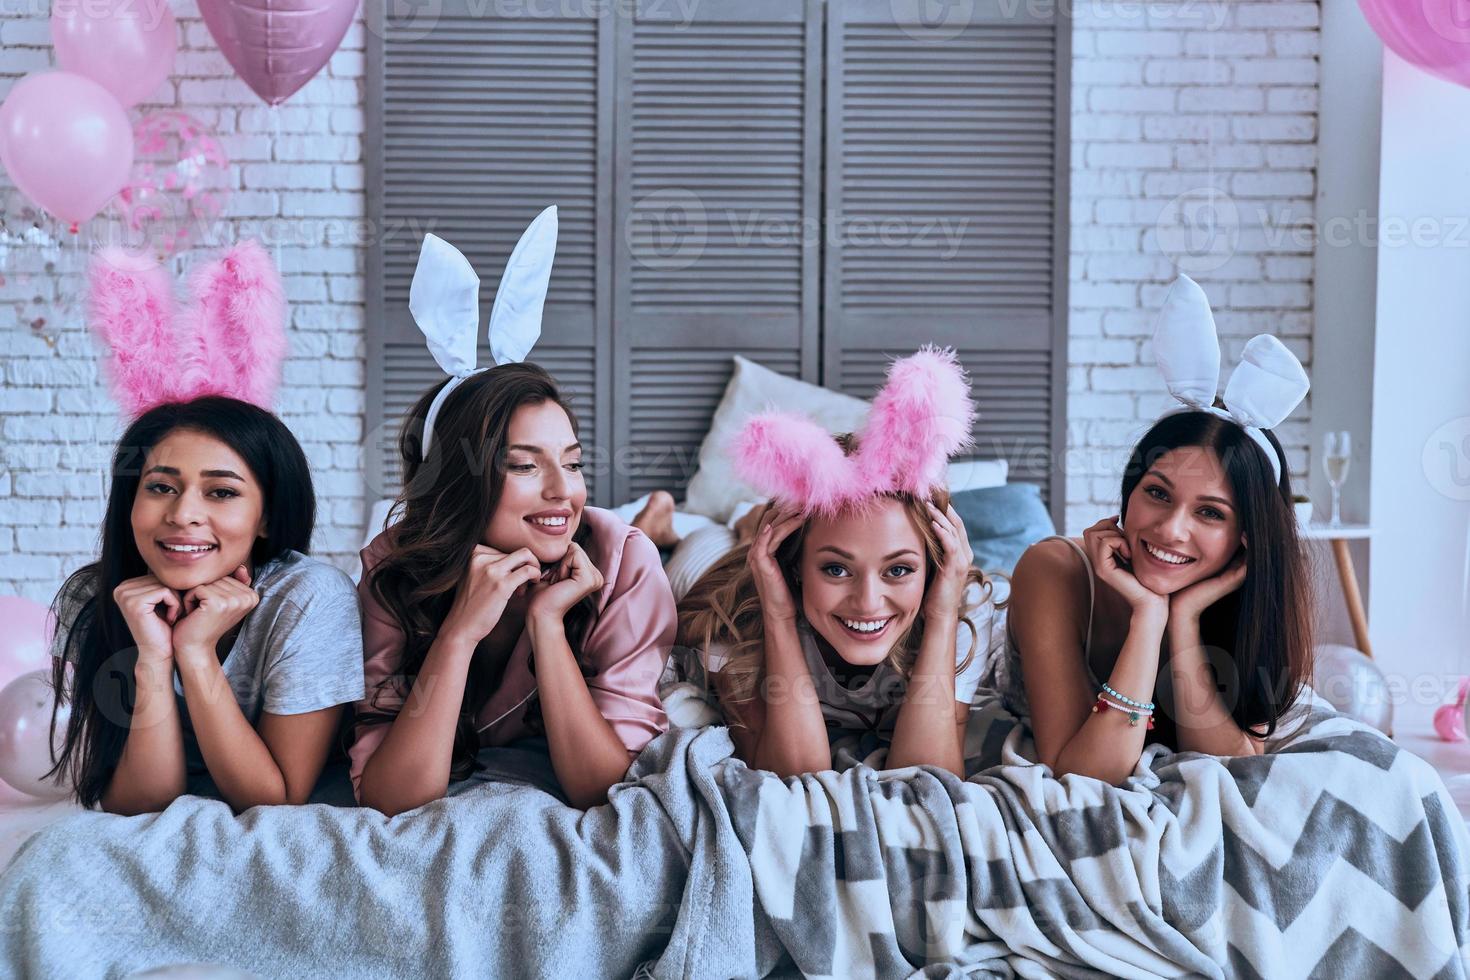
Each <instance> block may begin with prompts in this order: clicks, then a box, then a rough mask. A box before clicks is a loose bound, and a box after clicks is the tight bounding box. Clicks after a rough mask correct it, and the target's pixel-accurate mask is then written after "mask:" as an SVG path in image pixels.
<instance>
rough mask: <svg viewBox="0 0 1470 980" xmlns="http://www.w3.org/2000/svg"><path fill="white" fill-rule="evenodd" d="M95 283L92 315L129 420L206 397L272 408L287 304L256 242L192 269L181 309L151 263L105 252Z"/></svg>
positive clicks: (93, 277)
mask: <svg viewBox="0 0 1470 980" xmlns="http://www.w3.org/2000/svg"><path fill="white" fill-rule="evenodd" d="M90 278H91V296H90V299H89V304H88V318H89V320H90V322H91V324H92V328H93V330H95V331H96V332H97V334H98V336H99V337H101V338H102V340H103V341H104V342H105V343H106V344H107V346H108V348H109V350H110V356H109V358H108V372H107V373H108V375H109V378H110V380H111V382H112V391H113V395H114V396H115V397H116V398H117V401H118V404H119V405H120V406H121V407H122V409H123V411H124V412H125V413H126V414H127V415H129V416H130V417H137V416H139V415H141V414H143V413H144V412H146V411H147V410H148V409H150V408H153V407H154V406H155V405H161V404H163V403H164V402H176V401H187V400H188V399H190V398H197V397H199V396H200V395H228V396H230V397H232V398H238V399H240V400H242V401H247V402H251V403H253V404H255V405H259V406H260V407H261V408H265V409H269V408H270V407H271V400H272V398H273V397H274V396H275V392H276V387H277V386H278V385H279V384H280V380H281V363H282V361H284V360H285V357H286V332H285V320H286V300H285V291H284V290H283V289H282V287H281V277H280V275H279V274H278V273H277V272H276V267H275V264H274V263H273V262H272V261H271V260H270V256H268V255H267V254H266V252H265V249H263V248H261V247H260V245H259V244H258V243H256V242H254V241H243V242H241V243H240V244H238V245H236V246H234V247H233V248H231V249H230V250H229V251H227V252H226V253H225V254H224V255H222V256H220V257H219V258H217V259H215V260H214V261H212V262H208V263H205V264H204V265H202V266H199V267H197V268H196V269H194V271H193V272H192V273H191V274H190V276H189V291H190V294H191V297H192V298H191V299H190V301H189V304H188V305H187V306H186V307H184V308H183V309H181V310H177V311H176V310H175V308H174V299H173V291H172V289H171V288H170V284H169V280H168V276H167V275H166V274H165V272H164V270H163V269H161V268H159V267H158V265H157V264H156V263H154V262H153V261H152V260H151V259H148V258H145V257H140V256H134V255H130V254H129V253H127V252H124V251H122V250H121V249H116V248H108V249H103V250H102V251H101V252H99V253H98V254H97V257H96V258H94V259H93V260H92V267H91V273H90Z"/></svg>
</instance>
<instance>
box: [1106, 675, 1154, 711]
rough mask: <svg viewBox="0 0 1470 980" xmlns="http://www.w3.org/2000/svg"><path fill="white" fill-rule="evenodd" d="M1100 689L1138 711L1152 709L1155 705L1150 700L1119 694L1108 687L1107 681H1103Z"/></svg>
mask: <svg viewBox="0 0 1470 980" xmlns="http://www.w3.org/2000/svg"><path fill="white" fill-rule="evenodd" d="M1102 689H1103V693H1105V694H1108V695H1111V696H1112V697H1114V698H1117V699H1118V700H1119V701H1122V702H1123V703H1124V704H1126V705H1130V706H1132V707H1134V708H1137V709H1139V710H1140V711H1152V710H1154V707H1155V705H1154V703H1153V702H1152V701H1135V700H1133V699H1132V698H1129V697H1124V696H1123V695H1121V694H1119V693H1118V692H1117V691H1115V690H1113V689H1112V688H1111V687H1109V686H1108V683H1107V681H1103V686H1102Z"/></svg>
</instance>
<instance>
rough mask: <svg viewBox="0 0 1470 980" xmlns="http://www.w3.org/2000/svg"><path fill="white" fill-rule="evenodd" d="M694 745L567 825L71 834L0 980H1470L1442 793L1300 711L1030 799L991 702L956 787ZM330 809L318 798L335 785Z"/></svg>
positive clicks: (10, 884)
mask: <svg viewBox="0 0 1470 980" xmlns="http://www.w3.org/2000/svg"><path fill="white" fill-rule="evenodd" d="M730 753H731V743H730V739H729V737H728V734H727V733H726V731H725V730H724V729H723V728H720V727H717V726H702V727H693V728H675V729H673V730H671V731H670V732H669V733H668V734H666V735H664V736H661V737H660V738H659V739H657V740H655V741H654V742H653V743H652V744H651V745H650V746H649V747H648V749H647V750H646V751H645V752H644V753H643V754H642V755H641V756H640V757H639V759H638V760H637V761H636V763H635V764H634V767H633V769H632V771H631V772H630V774H629V778H628V780H627V781H625V782H624V783H622V784H620V785H618V786H616V787H614V789H613V791H612V792H611V794H610V799H609V803H608V804H607V805H605V806H601V807H596V808H594V809H592V810H589V811H587V812H586V813H582V812H579V811H576V810H572V809H570V808H568V807H565V806H563V805H562V804H561V803H560V802H559V801H557V800H556V798H555V797H553V796H551V795H550V794H548V793H547V792H545V791H544V789H542V788H540V787H538V786H536V785H535V784H534V780H533V779H531V778H529V777H528V776H527V775H526V772H527V770H526V767H527V765H528V762H534V760H528V759H526V758H522V757H518V756H517V755H516V754H515V753H513V752H509V753H508V752H506V751H505V750H487V752H486V753H484V754H483V756H482V761H484V762H485V763H486V764H487V766H488V767H489V770H488V772H489V774H491V775H493V776H495V777H496V779H497V780H500V781H496V782H491V781H474V782H466V783H460V784H456V786H455V787H454V792H453V793H452V794H451V795H450V796H449V797H447V798H446V799H443V800H439V801H436V802H434V803H431V804H429V805H427V806H425V807H422V808H420V809H418V810H415V811H412V812H410V813H407V814H404V815H401V816H399V817H397V818H395V819H392V820H389V819H387V818H385V817H383V816H382V815H381V814H378V813H376V812H374V811H371V810H364V809H359V808H354V807H343V806H334V805H330V804H328V803H317V804H313V805H308V806H302V807H259V808H256V809H253V810H251V811H248V812H247V813H245V814H242V815H240V816H239V817H235V816H233V815H232V814H231V813H230V811H229V808H228V807H227V806H226V805H225V804H223V803H221V802H218V801H214V800H206V799H202V798H198V797H184V798H181V799H180V800H178V801H176V802H175V803H174V804H173V805H172V806H170V807H169V808H168V809H167V810H165V811H164V812H163V813H160V814H153V815H147V816H139V817H119V816H112V815H107V814H100V813H91V812H88V813H79V814H74V815H71V816H68V817H65V818H64V819H61V820H59V821H56V822H54V823H52V824H51V825H50V826H47V827H45V828H44V829H41V830H40V831H38V832H37V833H35V834H34V836H32V837H31V838H30V839H29V840H28V841H27V842H26V844H25V845H24V846H22V847H21V849H20V851H19V853H18V854H17V855H16V857H15V859H14V861H13V863H12V864H11V865H10V866H9V868H8V869H7V870H6V871H5V872H4V874H3V876H0V921H3V922H4V923H5V928H4V929H3V930H0V975H5V976H81V975H87V976H107V977H120V976H126V975H128V974H129V973H131V972H133V971H138V970H143V969H148V968H154V967H159V966H163V965H166V964H178V963H210V964H222V965H228V966H230V967H233V968H236V969H241V970H246V971H249V972H251V973H253V974H255V975H257V976H260V977H277V976H292V977H328V976H351V977H402V976H470V975H517V976H521V975H525V976H546V975H563V974H567V973H570V972H572V971H576V972H577V973H578V974H580V975H583V976H588V977H594V976H596V977H603V976H606V977H632V976H654V977H664V976H667V977H675V976H681V977H682V976H689V977H732V976H766V975H774V976H795V975H806V976H824V977H861V976H873V977H890V976H909V975H915V974H922V975H924V976H995V977H1000V976H1064V977H1095V976H1130V977H1154V976H1207V977H1305V976H1332V977H1337V976H1415V977H1431V976H1433V977H1446V978H1448V977H1462V976H1465V975H1466V973H1467V967H1470V959H1467V953H1470V946H1467V943H1470V899H1467V884H1470V866H1467V864H1466V861H1465V855H1466V854H1467V853H1470V852H1467V850H1466V848H1467V845H1470V840H1467V834H1466V830H1465V826H1464V824H1463V822H1462V821H1461V820H1460V819H1459V817H1458V815H1457V813H1456V811H1455V808H1454V806H1453V804H1452V803H1451V801H1450V800H1449V797H1448V794H1447V793H1446V791H1445V789H1444V786H1443V784H1442V783H1441V782H1440V779H1439V777H1438V775H1437V774H1436V773H1435V771H1434V770H1433V769H1432V768H1431V767H1430V766H1429V765H1428V764H1427V763H1425V762H1424V761H1423V760H1421V759H1419V758H1418V757H1416V756H1414V755H1413V754H1411V753H1409V752H1406V751H1404V750H1402V749H1400V748H1398V747H1397V746H1395V745H1394V744H1393V743H1392V742H1391V741H1389V740H1388V739H1387V738H1385V737H1383V736H1382V735H1381V734H1380V733H1378V732H1377V731H1376V730H1373V729H1370V728H1368V727H1366V726H1364V725H1361V724H1359V723H1358V722H1355V721H1352V720H1350V719H1348V718H1346V717H1345V716H1342V715H1338V714H1337V713H1335V712H1334V711H1332V710H1331V708H1330V707H1329V706H1327V705H1326V703H1325V702H1323V701H1321V700H1319V699H1317V698H1316V697H1315V695H1310V694H1309V695H1308V697H1307V698H1306V699H1305V700H1304V701H1303V702H1302V703H1301V704H1300V705H1299V706H1298V707H1297V708H1296V709H1294V711H1293V714H1292V716H1291V718H1290V719H1289V721H1288V724H1287V725H1286V726H1284V729H1283V732H1282V733H1281V734H1280V735H1278V736H1277V737H1276V738H1273V739H1272V740H1271V742H1270V744H1269V748H1268V751H1267V752H1266V753H1265V754H1264V755H1261V756H1253V757H1247V758H1239V759H1231V760H1227V761H1224V762H1222V761H1220V760H1217V759H1214V758H1211V757H1207V756H1200V755H1195V754H1190V753H1181V754H1173V753H1169V752H1168V751H1166V750H1164V749H1163V748H1162V747H1159V746H1151V747H1150V748H1148V749H1147V750H1146V751H1145V753H1144V755H1143V757H1142V758H1141V759H1140V761H1139V763H1138V766H1137V767H1136V769H1135V771H1134V774H1133V776H1132V778H1131V779H1130V780H1129V781H1128V782H1127V783H1126V784H1125V785H1124V786H1123V787H1122V788H1113V787H1111V786H1108V785H1106V784H1104V783H1101V782H1099V781H1096V780H1090V779H1082V778H1077V777H1066V778H1064V779H1061V780H1056V779H1053V778H1050V774H1049V771H1048V770H1047V769H1046V768H1045V767H1044V766H1041V765H1037V764H1035V762H1034V747H1033V745H1032V743H1031V740H1030V738H1029V734H1028V733H1027V731H1026V729H1025V728H1024V726H1021V725H1019V724H1018V723H1017V722H1016V720H1015V719H1014V718H1012V717H1010V716H1009V715H1007V714H1006V713H1005V710H1004V708H1003V707H1001V706H1000V705H999V703H998V702H997V700H996V699H995V698H993V697H992V696H990V695H988V694H985V693H984V692H982V694H981V696H980V697H979V698H978V699H977V702H976V705H975V708H974V710H973V712H972V715H971V720H970V724H969V728H968V732H967V741H966V771H967V773H968V774H969V778H968V779H967V780H964V781H961V780H959V779H957V778H955V777H954V776H952V775H950V774H947V773H944V772H940V771H937V770H932V769H927V768H926V769H917V768H909V769H900V770H893V771H888V772H879V771H876V770H874V769H871V768H868V767H867V766H855V767H852V768H848V769H847V770H846V771H841V772H838V771H833V772H826V773H820V774H816V775H811V776H804V777H801V778H796V779H787V780H782V779H778V778H777V777H775V776H774V775H771V774H769V773H761V772H755V771H752V770H750V769H748V768H746V767H745V766H744V764H743V763H741V762H739V761H738V760H735V759H733V758H731V757H730ZM338 775H339V777H340V774H338Z"/></svg>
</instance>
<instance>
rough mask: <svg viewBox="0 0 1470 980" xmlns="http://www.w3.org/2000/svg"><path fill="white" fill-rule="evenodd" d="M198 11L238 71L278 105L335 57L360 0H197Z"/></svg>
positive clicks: (259, 93)
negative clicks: (333, 53)
mask: <svg viewBox="0 0 1470 980" xmlns="http://www.w3.org/2000/svg"><path fill="white" fill-rule="evenodd" d="M199 13H200V15H201V16H202V17H203V18H204V24H205V26H206V27H208V28H209V33H210V34H211V35H213V37H214V42H215V43H216V44H218V45H219V49H220V51H221V52H223V54H224V56H225V59H226V60H227V61H229V63H230V65H231V67H233V68H234V69H235V73H236V74H237V75H239V76H240V77H241V78H242V79H244V80H245V84H246V85H249V86H250V88H251V89H253V90H254V92H255V94H256V95H258V96H260V97H261V98H262V99H264V100H265V101H266V102H267V103H269V104H270V105H280V104H281V103H282V102H285V101H286V100H287V99H289V98H290V97H291V96H292V95H294V94H295V93H296V91H297V89H299V88H301V86H303V85H305V84H306V83H307V82H309V81H311V78H312V76H313V75H315V74H316V73H317V72H319V71H321V70H322V66H323V65H325V64H326V63H327V61H328V59H330V58H331V57H332V52H334V51H336V50H337V45H339V44H341V43H342V37H343V35H345V34H346V33H347V28H348V27H350V26H351V25H352V18H353V15H354V14H356V13H357V0H199Z"/></svg>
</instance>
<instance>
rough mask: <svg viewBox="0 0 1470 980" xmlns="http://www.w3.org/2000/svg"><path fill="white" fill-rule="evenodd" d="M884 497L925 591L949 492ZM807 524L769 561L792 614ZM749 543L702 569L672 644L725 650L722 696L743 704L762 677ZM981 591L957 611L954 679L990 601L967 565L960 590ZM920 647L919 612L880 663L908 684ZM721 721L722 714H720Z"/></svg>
mask: <svg viewBox="0 0 1470 980" xmlns="http://www.w3.org/2000/svg"><path fill="white" fill-rule="evenodd" d="M837 441H838V442H839V443H841V445H842V448H843V451H844V452H846V453H847V454H848V455H849V456H850V455H852V454H853V453H854V452H855V451H856V440H855V438H854V437H853V436H852V435H841V436H838V437H837ZM886 496H888V497H891V498H893V499H895V500H898V501H899V502H901V503H902V504H903V507H904V510H905V511H906V512H907V514H908V518H909V521H910V522H911V523H912V524H913V526H914V529H915V530H917V531H918V532H919V537H920V539H921V540H922V541H923V542H924V571H925V579H924V588H925V591H926V592H927V591H928V588H929V586H930V585H931V584H932V583H933V582H934V574H935V571H936V570H937V569H938V567H939V565H940V562H941V561H943V557H944V549H943V546H942V545H941V544H940V542H939V538H938V537H936V536H935V534H934V529H933V528H932V527H930V523H929V522H930V520H931V517H930V515H929V510H928V504H929V503H930V502H932V503H933V504H934V506H936V507H938V508H939V509H940V511H941V512H943V511H944V510H945V509H947V508H948V507H949V492H948V491H947V490H944V489H935V490H934V491H933V492H932V493H931V495H930V496H929V497H928V498H927V499H925V498H921V497H916V496H914V495H912V494H908V493H891V494H887V495H886ZM809 526H810V522H808V523H805V524H803V525H802V526H801V527H799V528H797V529H796V530H795V531H793V532H792V533H791V535H790V536H789V537H788V538H787V539H786V540H785V541H783V542H782V543H781V545H780V547H778V548H777V549H776V563H777V565H779V566H780V568H781V571H782V573H783V575H784V576H785V579H786V587H787V588H788V589H790V590H791V595H792V597H793V599H795V601H796V604H797V608H798V609H799V608H800V607H801V583H800V582H799V581H797V577H796V570H797V568H798V566H799V565H800V563H801V551H802V547H803V544H804V542H805V540H806V532H807V528H808V527H809ZM749 552H750V544H748V543H747V544H741V545H739V546H737V547H736V548H735V549H734V550H733V551H731V552H730V553H729V554H727V555H726V556H725V557H724V558H721V559H720V560H719V561H718V562H717V563H716V564H715V565H714V566H713V567H712V568H711V569H710V570H709V571H707V572H705V573H704V575H702V576H701V577H700V579H699V581H698V582H695V583H694V586H693V587H692V588H691V589H690V590H689V592H688V594H686V595H685V596H684V598H683V600H681V601H680V603H679V607H678V622H679V632H678V643H679V645H680V646H681V647H685V648H688V649H693V650H709V649H710V648H711V647H714V646H720V647H724V648H725V651H724V652H725V657H726V660H725V666H724V667H722V668H721V670H720V676H721V678H722V680H724V681H725V682H726V683H724V684H722V689H723V690H722V693H724V694H725V695H726V696H727V697H729V699H730V700H731V701H734V702H736V703H739V702H743V701H749V700H751V699H752V698H754V697H755V694H756V692H757V691H758V690H759V689H760V684H761V681H762V680H763V679H764V677H765V620H764V618H763V617H762V613H761V605H760V595H759V593H757V591H756V586H755V578H754V575H753V573H752V572H751V569H750V564H749V562H748V560H747V558H748V555H749ZM971 583H973V584H975V585H978V586H980V587H981V589H982V595H981V598H980V601H979V602H978V603H976V604H975V605H972V606H966V607H964V608H962V609H960V611H959V612H960V622H962V623H963V624H964V625H965V626H966V627H968V628H969V630H970V649H969V652H968V653H967V654H966V655H965V658H964V660H963V661H962V662H961V663H960V664H958V665H957V666H956V667H955V673H956V674H959V673H960V672H961V671H963V670H964V669H965V668H966V667H968V666H969V665H970V662H971V661H972V660H973V658H974V657H975V656H977V655H978V654H980V653H982V652H983V651H982V650H981V649H980V648H979V637H978V634H977V631H976V629H975V623H974V621H973V620H972V619H970V614H971V613H973V612H974V611H975V610H976V609H978V608H980V607H981V606H982V605H984V603H985V602H987V601H994V597H993V590H994V586H993V584H992V582H991V580H990V578H989V577H987V576H986V574H985V573H984V572H982V571H981V570H980V569H978V568H975V567H973V566H972V567H971V568H970V573H969V578H968V582H967V585H966V588H967V590H968V585H969V584H971ZM923 642H924V613H923V610H922V608H921V609H920V611H919V614H918V616H916V617H915V618H914V622H913V625H911V626H910V627H909V628H908V630H907V632H905V633H904V634H903V635H902V636H900V637H899V638H898V639H897V640H896V641H895V642H894V644H893V646H892V647H891V648H890V649H889V651H888V656H887V657H886V658H884V660H883V662H884V663H886V664H888V665H889V666H890V667H891V668H892V669H893V670H894V671H895V672H897V673H898V674H899V676H901V677H903V678H904V679H905V680H907V679H908V677H909V675H910V673H911V672H912V670H913V666H914V660H915V659H916V658H917V657H918V655H919V647H920V646H921V645H922V643H923ZM726 714H727V717H728V716H729V713H728V712H727V713H726Z"/></svg>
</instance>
